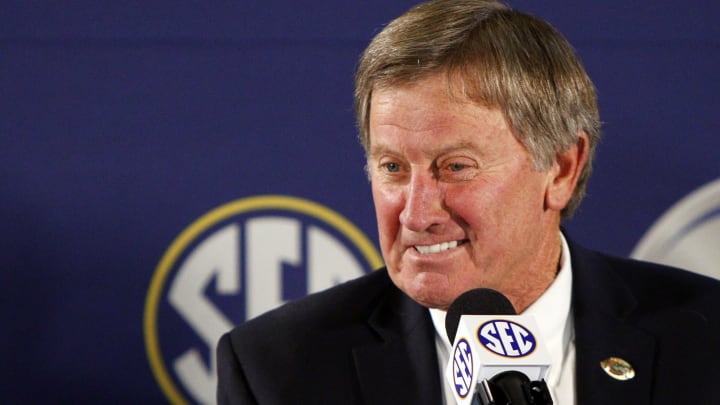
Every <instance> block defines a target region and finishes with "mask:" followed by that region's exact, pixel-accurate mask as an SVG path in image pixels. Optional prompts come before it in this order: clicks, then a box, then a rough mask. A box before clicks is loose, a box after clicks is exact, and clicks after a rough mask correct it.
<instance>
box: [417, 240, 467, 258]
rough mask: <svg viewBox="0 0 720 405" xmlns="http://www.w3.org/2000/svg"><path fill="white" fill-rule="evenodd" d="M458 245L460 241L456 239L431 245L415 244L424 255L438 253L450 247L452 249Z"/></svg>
mask: <svg viewBox="0 0 720 405" xmlns="http://www.w3.org/2000/svg"><path fill="white" fill-rule="evenodd" d="M457 245H458V241H456V240H454V241H452V242H442V243H438V244H436V245H430V246H415V249H416V250H417V251H418V252H420V253H422V254H424V255H428V254H431V253H438V252H443V251H445V250H448V249H452V248H454V247H457Z"/></svg>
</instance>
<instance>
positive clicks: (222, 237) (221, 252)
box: [168, 225, 240, 404]
mask: <svg viewBox="0 0 720 405" xmlns="http://www.w3.org/2000/svg"><path fill="white" fill-rule="evenodd" d="M238 234H239V232H238V229H237V226H235V225H229V226H226V227H225V228H223V229H221V230H219V231H217V232H216V233H215V234H213V235H212V236H210V237H209V238H207V239H206V240H205V241H203V242H202V243H201V244H200V245H198V246H197V247H196V248H195V249H194V250H193V251H192V252H191V253H190V255H188V257H187V259H185V261H184V262H183V263H182V266H181V267H180V269H179V270H178V272H177V276H176V277H175V280H174V281H173V283H172V286H171V287H170V291H169V297H168V300H169V302H170V304H171V305H172V306H173V307H174V308H175V309H176V310H177V312H178V314H179V315H180V316H181V317H183V318H184V319H185V321H187V322H188V323H189V324H190V326H192V328H193V330H195V331H196V332H197V333H198V335H199V336H200V337H201V338H202V339H203V341H204V342H205V344H206V345H207V346H208V347H207V349H208V352H209V355H210V364H209V365H206V364H205V362H204V361H203V359H202V356H201V355H200V353H199V351H198V349H196V348H192V349H188V350H187V351H186V352H185V353H184V354H183V355H181V356H180V357H178V358H177V359H176V360H175V361H174V363H173V366H174V369H175V372H176V373H177V375H178V378H179V379H180V380H181V381H182V383H183V384H184V385H185V387H186V388H187V389H188V391H190V392H191V393H192V394H193V396H194V397H195V398H196V399H197V400H198V401H199V402H201V403H205V404H212V403H214V402H215V385H216V384H217V372H216V361H217V360H216V358H215V345H216V344H217V341H218V340H219V339H220V336H221V335H222V334H223V333H225V332H227V331H228V330H230V329H231V328H232V326H233V324H232V322H231V321H230V320H229V319H227V318H226V317H225V316H224V315H223V314H222V313H221V312H220V311H218V309H217V308H216V307H215V306H214V305H213V304H212V303H211V302H210V300H208V299H207V297H206V296H205V294H204V291H205V289H206V288H207V285H208V284H209V283H210V281H211V280H212V279H213V278H215V280H216V283H215V289H216V290H217V292H218V293H220V294H224V295H233V294H237V293H238V292H239V291H240V277H239V274H240V273H239V265H238V263H239V260H238V256H239V252H238V239H239V235H238Z"/></svg>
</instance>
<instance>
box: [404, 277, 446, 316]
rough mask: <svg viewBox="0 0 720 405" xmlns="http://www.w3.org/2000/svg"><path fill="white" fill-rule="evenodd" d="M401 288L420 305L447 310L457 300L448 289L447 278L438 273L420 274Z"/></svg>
mask: <svg viewBox="0 0 720 405" xmlns="http://www.w3.org/2000/svg"><path fill="white" fill-rule="evenodd" d="M405 287H406V288H402V287H401V288H400V289H401V290H403V291H404V292H405V294H407V295H409V296H410V298H412V299H413V300H415V301H416V302H417V303H418V304H420V305H422V306H424V307H427V308H438V309H443V310H446V309H447V308H448V307H449V306H450V304H451V303H452V302H453V300H454V299H455V295H453V294H451V291H450V290H449V289H448V287H449V286H448V283H447V278H446V277H445V276H441V275H438V274H437V273H429V274H428V273H420V274H418V275H416V276H415V277H414V278H413V279H412V280H409V282H408V283H407V285H406V286H405Z"/></svg>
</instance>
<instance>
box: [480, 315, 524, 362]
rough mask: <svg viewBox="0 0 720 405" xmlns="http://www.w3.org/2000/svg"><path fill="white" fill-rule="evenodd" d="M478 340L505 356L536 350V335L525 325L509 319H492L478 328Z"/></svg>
mask: <svg viewBox="0 0 720 405" xmlns="http://www.w3.org/2000/svg"><path fill="white" fill-rule="evenodd" d="M477 335H478V340H479V341H480V343H481V344H482V345H483V346H484V347H485V348H486V349H488V350H490V351H491V352H493V353H495V354H498V355H500V356H503V357H513V358H517V357H525V356H527V355H529V354H531V353H532V352H534V351H535V348H536V347H537V341H536V340H535V336H533V334H532V333H531V332H530V331H529V330H528V329H527V328H526V327H524V326H522V325H520V324H519V323H516V322H513V321H509V320H504V319H503V320H492V321H488V322H485V323H483V324H482V325H480V327H479V328H478V332H477Z"/></svg>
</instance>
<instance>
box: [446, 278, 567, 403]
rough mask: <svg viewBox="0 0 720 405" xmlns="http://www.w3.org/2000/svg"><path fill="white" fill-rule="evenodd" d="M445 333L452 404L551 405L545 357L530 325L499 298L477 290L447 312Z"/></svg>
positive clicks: (483, 290) (504, 298)
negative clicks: (449, 349) (447, 344)
mask: <svg viewBox="0 0 720 405" xmlns="http://www.w3.org/2000/svg"><path fill="white" fill-rule="evenodd" d="M445 330H446V332H447V334H448V338H449V339H450V342H452V343H453V348H452V352H451V356H450V360H449V361H448V365H447V373H446V374H447V377H448V382H449V384H450V389H451V391H452V392H453V395H454V396H455V399H456V400H457V402H458V404H461V405H465V404H472V405H476V404H477V405H507V404H513V405H523V404H527V405H551V404H552V403H553V401H552V398H551V397H550V392H549V390H548V387H547V384H546V383H545V378H547V375H548V371H549V370H550V356H549V355H548V353H547V351H546V349H545V347H544V346H543V345H542V344H541V343H542V339H540V335H539V333H538V328H537V325H536V324H535V321H534V319H532V317H529V316H524V315H516V314H515V308H514V307H513V306H512V304H511V303H510V301H509V300H508V299H507V298H506V297H505V296H504V295H502V294H501V293H499V292H497V291H495V290H491V289H487V288H479V289H475V290H470V291H467V292H465V293H463V294H462V295H460V296H459V297H458V298H457V299H456V300H455V301H454V302H453V303H452V304H451V305H450V308H449V309H448V312H447V315H446V317H445Z"/></svg>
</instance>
